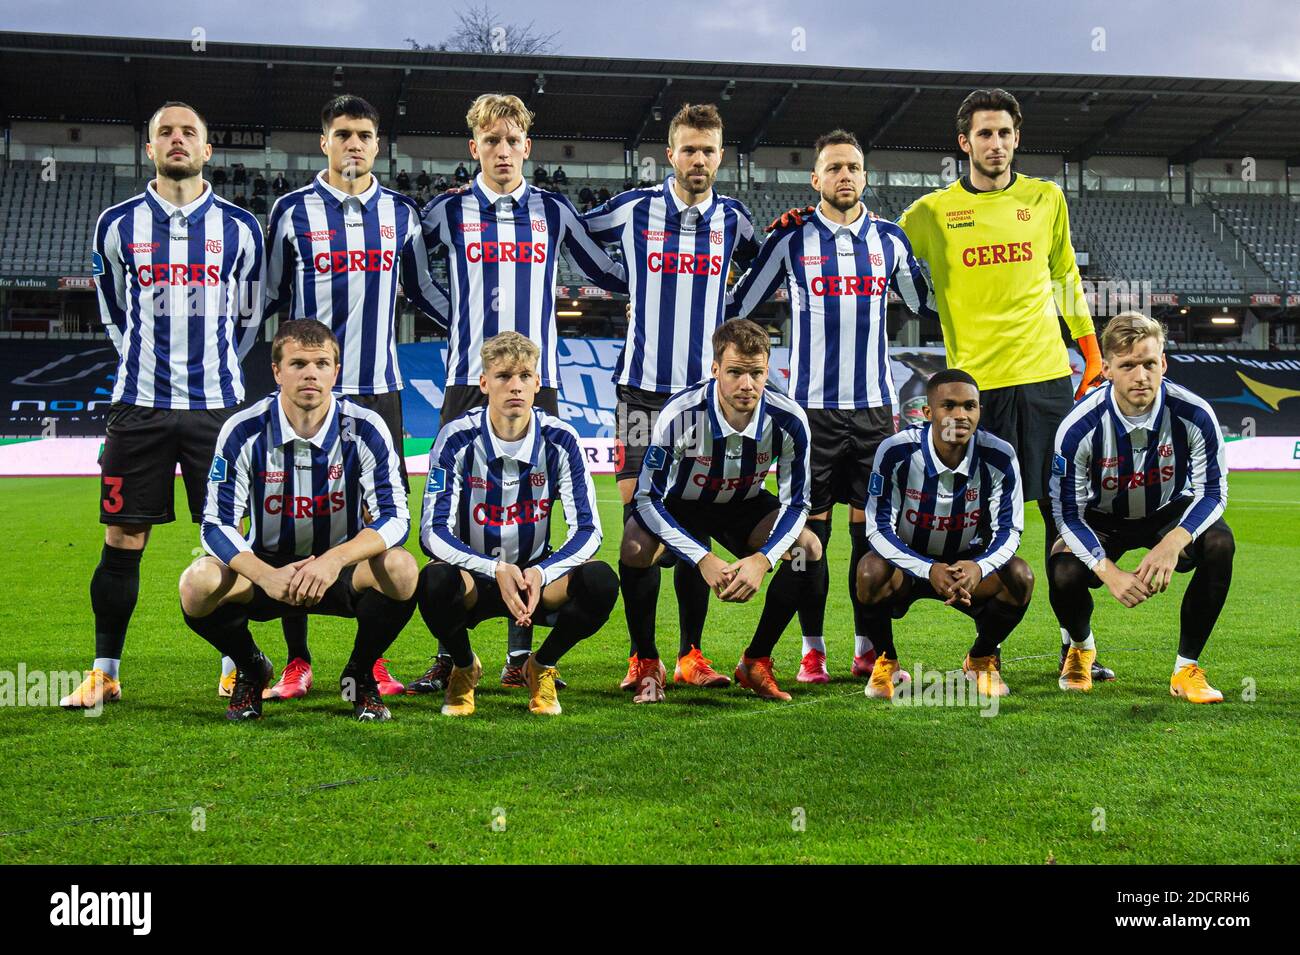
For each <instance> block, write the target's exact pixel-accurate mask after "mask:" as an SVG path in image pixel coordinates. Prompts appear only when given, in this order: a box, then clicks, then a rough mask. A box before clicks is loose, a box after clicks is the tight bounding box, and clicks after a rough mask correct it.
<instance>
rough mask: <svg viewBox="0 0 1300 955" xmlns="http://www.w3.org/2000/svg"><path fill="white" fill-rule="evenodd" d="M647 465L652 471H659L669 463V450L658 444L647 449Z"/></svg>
mask: <svg viewBox="0 0 1300 955" xmlns="http://www.w3.org/2000/svg"><path fill="white" fill-rule="evenodd" d="M645 463H646V467H648V468H650V470H652V471H658V470H659V469H660V468H662V467H663V466H664V465H665V464H667V463H668V449H667V448H665V447H662V446H661V445H657V444H654V445H651V446H650V447H648V448H646V451H645Z"/></svg>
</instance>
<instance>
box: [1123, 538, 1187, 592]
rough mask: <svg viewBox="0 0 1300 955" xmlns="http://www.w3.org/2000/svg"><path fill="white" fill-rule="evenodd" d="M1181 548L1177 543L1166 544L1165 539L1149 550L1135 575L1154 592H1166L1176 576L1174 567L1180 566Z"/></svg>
mask: <svg viewBox="0 0 1300 955" xmlns="http://www.w3.org/2000/svg"><path fill="white" fill-rule="evenodd" d="M1180 549H1181V548H1179V547H1178V545H1177V544H1166V543H1165V541H1161V542H1160V543H1159V544H1157V545H1156V546H1155V547H1153V548H1151V550H1149V551H1147V553H1146V556H1144V557H1143V558H1142V561H1141V562H1140V563H1139V564H1138V565H1137V570H1136V571H1134V574H1135V576H1137V578H1138V579H1139V580H1141V581H1142V583H1144V584H1146V585H1147V587H1148V588H1149V589H1150V592H1151V593H1152V594H1154V593H1156V592H1159V593H1164V592H1165V590H1166V589H1167V588H1168V587H1169V583H1170V581H1172V580H1173V578H1174V568H1175V567H1176V566H1178V553H1179V550H1180Z"/></svg>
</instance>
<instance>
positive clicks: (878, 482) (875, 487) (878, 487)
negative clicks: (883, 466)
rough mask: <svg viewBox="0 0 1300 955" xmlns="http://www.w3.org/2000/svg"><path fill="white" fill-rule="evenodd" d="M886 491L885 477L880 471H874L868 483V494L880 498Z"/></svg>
mask: <svg viewBox="0 0 1300 955" xmlns="http://www.w3.org/2000/svg"><path fill="white" fill-rule="evenodd" d="M884 489H885V476H884V475H883V474H881V473H880V472H879V471H872V472H871V478H870V480H868V481H867V493H868V494H870V495H871V496H872V497H879V496H880V494H881V492H882V491H884Z"/></svg>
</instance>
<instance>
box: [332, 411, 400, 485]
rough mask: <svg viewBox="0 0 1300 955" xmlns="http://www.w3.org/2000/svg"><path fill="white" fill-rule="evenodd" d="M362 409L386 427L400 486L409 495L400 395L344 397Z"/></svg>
mask: <svg viewBox="0 0 1300 955" xmlns="http://www.w3.org/2000/svg"><path fill="white" fill-rule="evenodd" d="M343 397H345V398H347V399H348V400H350V401H355V402H356V403H357V404H359V405H360V406H361V407H363V408H369V409H370V410H371V411H373V412H375V414H377V415H379V417H381V418H383V419H384V424H386V425H388V434H389V436H390V437H391V438H392V439H393V450H395V451H396V452H397V466H398V467H399V468H400V469H401V471H402V486H403V487H405V488H406V489H407V492H408V493H410V482H409V481H407V480H406V455H404V454H403V453H402V447H403V444H404V441H405V438H406V426H405V425H404V424H403V423H402V393H401V392H400V391H386V392H384V393H383V394H380V395H344V396H343Z"/></svg>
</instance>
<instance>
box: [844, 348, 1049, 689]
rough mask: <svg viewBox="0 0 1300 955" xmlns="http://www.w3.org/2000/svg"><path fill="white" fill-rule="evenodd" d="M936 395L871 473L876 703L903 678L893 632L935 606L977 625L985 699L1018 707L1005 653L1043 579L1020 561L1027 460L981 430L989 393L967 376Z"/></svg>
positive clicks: (931, 388)
mask: <svg viewBox="0 0 1300 955" xmlns="http://www.w3.org/2000/svg"><path fill="white" fill-rule="evenodd" d="M925 394H926V406H925V408H924V409H923V411H924V414H925V420H926V423H925V424H924V425H921V426H920V427H913V428H907V429H905V430H903V431H901V432H899V433H898V434H896V435H894V436H893V437H891V438H889V439H887V440H886V441H885V442H884V443H882V444H881V445H880V449H879V450H878V451H877V452H876V460H875V466H874V468H873V470H872V472H871V480H870V487H869V494H868V497H867V501H866V504H867V508H866V510H867V522H868V526H869V528H870V536H871V552H870V553H868V554H866V555H865V556H863V558H862V560H861V561H860V562H859V563H858V566H857V568H856V572H857V586H858V597H859V599H861V600H862V602H863V603H864V604H866V605H867V611H868V619H869V626H870V630H869V635H870V637H871V640H872V643H873V644H874V645H875V647H876V651H877V656H876V662H875V666H874V667H873V669H872V671H871V680H870V681H869V682H868V683H867V687H866V694H867V696H869V697H871V698H873V699H882V700H888V699H890V698H892V697H893V695H894V684H895V683H896V682H897V681H898V679H899V676H900V675H901V673H902V672H903V671H901V670H900V669H899V666H898V653H897V652H896V650H895V649H894V632H893V622H894V620H895V619H896V618H901V617H902V616H903V615H904V614H906V613H907V608H908V607H910V606H911V605H912V603H913V602H914V601H916V600H920V599H922V598H925V597H929V598H933V599H936V600H942V601H943V602H944V603H945V604H948V605H949V606H951V607H955V608H956V609H957V610H960V611H961V612H962V613H964V614H966V615H967V616H969V617H971V618H972V619H973V620H974V621H975V642H974V644H972V646H971V648H970V652H969V653H968V654H967V655H966V660H965V661H964V662H963V663H962V670H963V671H964V672H965V673H966V676H967V679H971V680H974V681H975V682H976V686H977V688H978V691H979V693H980V694H981V695H984V696H1006V695H1007V694H1008V693H1009V692H1010V690H1009V689H1008V688H1007V685H1006V684H1005V683H1003V682H1002V676H1001V674H1000V673H999V672H998V669H997V661H996V652H997V648H998V646H999V645H1000V644H1001V643H1002V641H1003V640H1005V639H1006V638H1007V636H1008V635H1009V634H1010V633H1011V631H1012V630H1014V629H1015V628H1016V625H1017V624H1019V623H1020V621H1021V620H1022V619H1023V618H1024V616H1025V611H1027V610H1028V609H1029V600H1030V598H1031V597H1032V596H1033V592H1034V575H1033V572H1032V571H1030V569H1029V565H1028V564H1027V563H1025V562H1024V561H1023V560H1021V559H1020V558H1019V557H1017V556H1016V548H1017V547H1019V546H1020V532H1021V531H1022V530H1023V529H1024V503H1023V499H1022V498H1021V496H1020V469H1019V467H1018V466H1017V464H1016V454H1015V452H1014V451H1013V450H1012V449H1011V445H1009V444H1007V443H1006V442H1005V441H1003V440H1002V439H1000V438H995V437H994V436H993V435H991V434H989V433H988V432H987V431H977V430H976V429H977V428H978V426H979V423H980V393H979V388H978V387H977V386H976V384H975V379H974V378H972V377H971V376H970V375H969V374H967V373H966V372H964V371H962V370H960V369H958V368H948V369H945V370H943V371H940V372H938V373H937V374H935V375H934V376H933V377H932V378H931V379H930V381H929V382H928V383H927V385H926V390H925Z"/></svg>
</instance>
